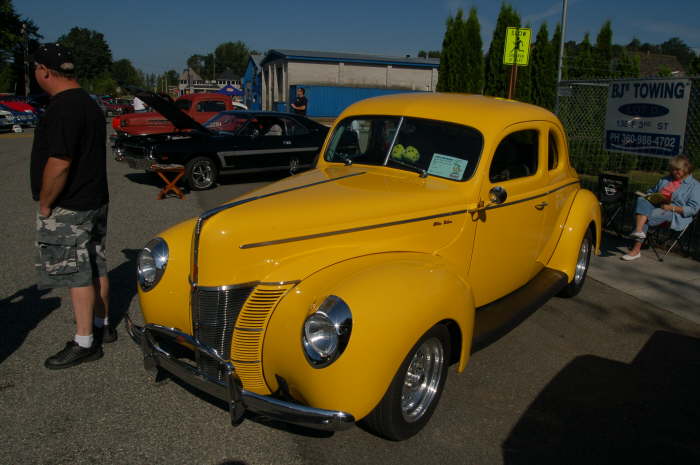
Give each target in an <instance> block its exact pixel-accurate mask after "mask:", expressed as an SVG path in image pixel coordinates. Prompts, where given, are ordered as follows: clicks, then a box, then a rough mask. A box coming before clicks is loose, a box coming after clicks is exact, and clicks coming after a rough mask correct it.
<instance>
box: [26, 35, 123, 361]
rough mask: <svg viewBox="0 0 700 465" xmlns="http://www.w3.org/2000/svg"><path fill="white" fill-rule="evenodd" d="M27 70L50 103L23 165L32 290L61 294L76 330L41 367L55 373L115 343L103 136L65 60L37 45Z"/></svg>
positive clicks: (58, 50)
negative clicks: (31, 219) (32, 218)
mask: <svg viewBox="0 0 700 465" xmlns="http://www.w3.org/2000/svg"><path fill="white" fill-rule="evenodd" d="M34 62H35V68H34V76H35V78H36V80H37V82H38V83H39V86H41V88H42V89H44V90H45V91H46V92H47V93H48V94H49V95H50V96H51V101H50V103H49V106H48V108H47V109H46V112H45V114H44V115H43V117H42V119H41V121H40V122H39V124H38V126H37V128H36V131H35V133H34V143H33V145H32V155H31V164H30V179H31V189H32V197H33V198H34V200H37V201H38V202H39V210H38V212H37V221H36V223H37V249H38V256H37V261H36V267H37V271H38V274H39V282H38V287H39V288H40V289H45V288H53V287H67V288H69V293H70V298H71V303H72V305H73V312H74V315H75V322H76V334H75V337H74V338H73V340H71V341H70V342H68V343H67V344H66V346H65V348H64V349H63V350H61V351H59V352H58V353H56V354H55V355H53V356H51V357H49V358H48V359H47V360H46V362H44V365H45V366H46V367H47V368H50V369H59V368H68V367H71V366H74V365H78V364H80V363H83V362H88V361H92V360H97V359H99V358H101V357H102V355H103V353H102V342H111V341H114V340H116V332H115V331H114V329H113V328H111V327H109V321H108V318H107V310H108V305H107V303H108V301H109V281H108V279H107V263H106V260H105V243H106V241H105V238H106V232H107V205H108V203H109V193H108V190H107V169H106V162H107V154H106V147H105V146H106V136H107V135H106V129H105V125H106V123H105V119H104V116H103V114H102V111H101V110H100V108H99V107H98V106H97V103H95V101H94V100H93V99H92V98H91V97H90V95H89V94H88V93H87V92H85V91H84V90H83V89H82V88H81V87H80V85H79V84H78V81H77V80H76V78H75V66H74V64H73V59H72V56H71V54H70V52H69V51H68V50H67V49H65V48H64V47H62V46H61V45H59V44H44V45H41V46H40V47H39V49H38V50H37V52H36V54H35V55H34ZM93 326H94V327H95V328H96V329H97V330H96V331H93ZM93 333H94V334H93Z"/></svg>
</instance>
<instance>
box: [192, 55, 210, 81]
mask: <svg viewBox="0 0 700 465" xmlns="http://www.w3.org/2000/svg"><path fill="white" fill-rule="evenodd" d="M204 58H205V57H204V55H192V56H191V57H189V58H188V59H187V66H188V67H190V68H192V70H194V72H195V73H197V74H199V75H200V76H201V77H202V79H206V78H205V77H204V75H203V71H204V68H205V62H204Z"/></svg>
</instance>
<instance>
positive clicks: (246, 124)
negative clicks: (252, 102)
mask: <svg viewBox="0 0 700 465" xmlns="http://www.w3.org/2000/svg"><path fill="white" fill-rule="evenodd" d="M135 94H136V95H137V96H138V97H139V98H140V99H141V100H143V101H144V102H146V103H147V104H148V105H149V106H151V107H153V108H154V109H155V110H156V111H158V113H160V114H162V115H163V116H165V117H166V118H167V119H169V120H170V121H172V123H173V124H174V125H175V127H176V128H177V129H178V131H177V132H174V133H168V134H150V135H148V134H145V135H137V136H128V135H123V134H122V135H118V136H117V137H116V138H115V139H114V146H113V150H114V153H115V156H116V158H117V159H118V160H121V159H123V160H125V161H126V162H127V163H128V164H129V166H130V167H131V168H134V169H139V170H146V171H149V170H151V167H152V165H154V164H179V165H183V166H184V167H185V176H184V180H185V182H186V184H187V185H188V187H189V188H190V189H192V190H202V189H208V188H210V187H211V186H213V185H214V183H215V182H216V180H217V177H218V175H219V173H222V172H227V173H229V172H230V173H245V172H257V171H273V170H284V169H288V170H289V171H290V172H292V173H293V172H295V171H300V170H303V169H307V168H310V167H311V166H312V165H313V163H314V160H315V158H316V155H317V154H318V152H319V150H320V149H321V145H322V144H323V141H324V139H325V137H326V133H327V132H328V128H327V127H326V126H324V125H322V124H319V123H316V122H315V121H313V120H311V119H308V118H306V117H304V116H300V115H295V114H290V113H276V112H256V111H224V112H221V113H219V114H217V115H216V116H214V117H213V118H211V119H210V120H209V121H207V122H206V123H204V124H203V125H202V124H199V123H197V122H196V121H195V120H193V119H192V118H190V117H189V116H188V115H187V114H185V113H183V112H182V111H180V110H179V109H178V108H177V107H176V106H175V105H173V104H172V103H171V102H168V101H167V100H166V99H164V98H162V97H160V96H158V95H156V94H153V93H151V92H146V91H139V92H136V93H135Z"/></svg>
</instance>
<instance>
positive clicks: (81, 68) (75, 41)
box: [58, 27, 112, 89]
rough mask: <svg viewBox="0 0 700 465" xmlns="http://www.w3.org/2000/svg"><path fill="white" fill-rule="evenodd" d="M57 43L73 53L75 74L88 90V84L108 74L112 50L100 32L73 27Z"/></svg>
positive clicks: (89, 86) (89, 85)
mask: <svg viewBox="0 0 700 465" xmlns="http://www.w3.org/2000/svg"><path fill="white" fill-rule="evenodd" d="M58 42H59V43H60V44H61V45H63V46H64V47H66V48H68V49H69V50H71V51H72V52H73V58H74V60H75V73H76V75H77V76H78V79H80V81H81V83H83V84H85V85H86V87H87V88H88V89H91V84H90V82H91V81H92V80H93V79H96V78H97V77H98V76H101V75H102V74H103V73H105V72H108V71H109V68H110V66H111V65H112V50H110V48H109V45H107V42H106V41H105V37H104V35H103V34H102V33H100V32H97V31H93V30H91V29H86V28H82V27H74V28H72V29H71V30H70V32H68V34H64V35H62V36H61V37H59V38H58ZM101 79H102V78H100V80H101Z"/></svg>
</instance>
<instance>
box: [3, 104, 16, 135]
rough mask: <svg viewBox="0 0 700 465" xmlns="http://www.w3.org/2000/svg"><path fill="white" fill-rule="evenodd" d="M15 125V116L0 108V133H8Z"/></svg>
mask: <svg viewBox="0 0 700 465" xmlns="http://www.w3.org/2000/svg"><path fill="white" fill-rule="evenodd" d="M14 125H15V116H14V114H13V112H11V111H9V110H4V109H2V106H0V131H10V130H12V127H13V126H14Z"/></svg>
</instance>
